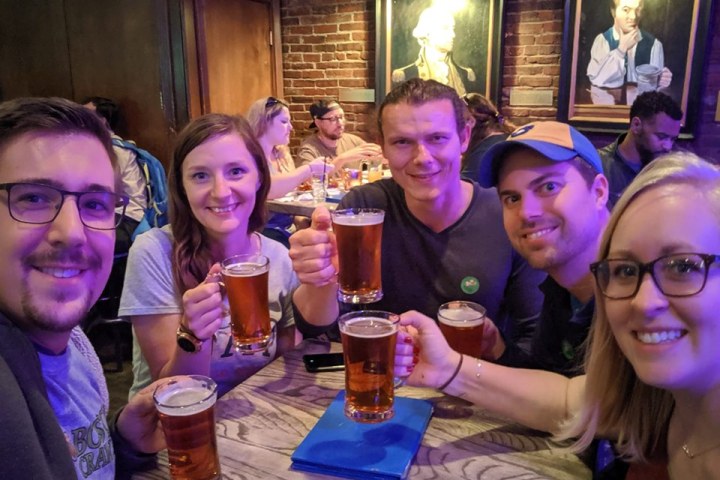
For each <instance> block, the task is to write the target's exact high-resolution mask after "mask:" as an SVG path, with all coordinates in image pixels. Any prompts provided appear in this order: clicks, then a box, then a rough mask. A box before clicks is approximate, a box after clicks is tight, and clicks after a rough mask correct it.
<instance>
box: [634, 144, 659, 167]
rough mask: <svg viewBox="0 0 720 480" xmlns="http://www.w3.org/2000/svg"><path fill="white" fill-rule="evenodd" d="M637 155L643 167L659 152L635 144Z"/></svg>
mask: <svg viewBox="0 0 720 480" xmlns="http://www.w3.org/2000/svg"><path fill="white" fill-rule="evenodd" d="M637 151H638V155H640V163H641V164H642V166H643V167H644V166H645V165H647V164H648V163H650V162H652V161H653V160H655V159H656V158H657V157H658V155H659V154H657V153H655V152H653V151H651V150H649V149H647V148H645V147H644V146H643V145H638V146H637Z"/></svg>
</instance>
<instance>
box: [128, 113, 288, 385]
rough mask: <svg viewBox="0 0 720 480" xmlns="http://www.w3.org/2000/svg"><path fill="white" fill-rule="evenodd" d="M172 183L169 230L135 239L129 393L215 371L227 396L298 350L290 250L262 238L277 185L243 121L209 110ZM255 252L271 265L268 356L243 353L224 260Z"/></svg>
mask: <svg viewBox="0 0 720 480" xmlns="http://www.w3.org/2000/svg"><path fill="white" fill-rule="evenodd" d="M168 182H169V197H170V225H166V226H165V227H163V228H161V229H160V228H153V229H151V230H149V231H148V232H146V233H143V234H142V235H140V236H139V237H138V238H137V239H136V240H135V243H134V244H133V246H132V248H131V249H130V256H129V258H128V266H127V272H126V276H125V288H124V290H123V295H122V299H121V301H120V315H123V316H127V317H130V320H131V321H132V324H133V331H134V334H135V339H136V345H135V347H136V348H133V373H134V376H135V379H134V383H133V386H132V388H131V390H130V396H131V397H132V396H133V395H134V394H135V392H137V390H138V389H139V388H142V387H143V386H145V385H147V384H148V383H150V382H151V381H152V380H153V379H158V378H163V377H167V376H170V375H176V374H201V375H208V376H210V377H212V378H213V379H214V380H215V381H216V382H217V384H218V394H219V395H222V394H224V393H225V392H227V391H228V390H230V389H231V388H232V387H234V386H235V385H237V384H238V383H240V382H242V381H243V380H245V379H246V378H247V377H249V376H250V375H252V374H253V373H255V372H256V371H258V370H259V369H260V368H262V367H263V366H265V365H267V364H268V363H269V362H270V361H272V359H273V358H275V356H276V355H278V354H280V353H282V352H283V351H285V350H287V349H290V348H293V347H294V345H295V328H294V322H293V314H292V307H291V304H290V297H291V295H292V292H293V290H294V289H295V287H296V284H297V280H296V278H295V275H294V273H293V271H292V266H291V264H290V260H289V258H288V256H287V250H286V249H285V247H283V246H282V245H281V244H280V243H278V242H276V241H275V240H272V239H269V238H267V237H264V236H262V235H259V234H258V233H257V232H258V231H259V230H261V229H262V227H263V225H264V220H265V199H266V197H267V192H268V190H269V189H270V173H269V168H268V163H267V161H266V160H265V156H264V155H263V151H262V147H261V146H260V144H259V143H258V142H257V140H256V139H255V137H254V135H253V134H252V130H251V129H250V126H249V125H248V123H247V122H246V121H245V120H244V119H243V118H242V117H239V116H230V115H222V114H209V115H204V116H202V117H199V118H197V119H195V120H193V121H192V122H190V124H188V125H187V126H186V127H185V128H184V129H183V130H182V132H180V134H179V136H178V138H177V141H176V145H175V150H174V153H173V159H172V163H171V167H170V175H169V178H168ZM250 253H259V254H262V255H264V256H266V257H268V258H269V260H270V272H269V287H268V298H269V308H270V319H271V323H272V325H273V333H272V335H273V340H272V342H271V346H270V347H269V348H268V350H267V352H264V353H262V354H260V353H258V354H254V355H239V354H235V353H234V348H233V345H232V335H231V332H230V318H229V315H228V314H227V312H228V311H229V309H228V307H227V299H226V298H224V297H225V296H224V294H223V293H222V290H221V286H220V284H219V283H218V282H219V278H218V273H219V272H220V266H219V265H218V262H221V261H222V260H223V259H225V258H228V257H230V256H233V255H240V254H250ZM178 339H180V340H183V341H181V342H178V341H177V340H178ZM189 343H191V344H192V345H190V344H189Z"/></svg>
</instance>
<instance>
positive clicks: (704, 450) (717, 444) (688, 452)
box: [681, 443, 720, 460]
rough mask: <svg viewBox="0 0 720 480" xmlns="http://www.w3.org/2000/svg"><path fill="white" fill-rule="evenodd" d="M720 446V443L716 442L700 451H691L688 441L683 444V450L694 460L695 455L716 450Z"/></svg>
mask: <svg viewBox="0 0 720 480" xmlns="http://www.w3.org/2000/svg"><path fill="white" fill-rule="evenodd" d="M718 447H720V443H716V444H714V445H711V446H709V447H707V448H705V449H703V450H700V451H699V452H691V451H690V447H688V444H687V443H683V444H682V447H681V448H682V451H683V452H685V455H686V456H687V457H688V458H689V459H690V460H692V459H693V458H695V457H699V456H700V455H702V454H704V453H707V452H709V451H710V450H715V449H716V448H718Z"/></svg>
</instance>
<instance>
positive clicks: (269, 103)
mask: <svg viewBox="0 0 720 480" xmlns="http://www.w3.org/2000/svg"><path fill="white" fill-rule="evenodd" d="M278 103H279V104H280V105H282V106H283V107H287V108H290V107H288V104H287V103H285V102H283V101H282V100H279V99H277V98H275V97H268V99H267V101H266V102H265V108H270V107H274V106H275V105H277V104H278Z"/></svg>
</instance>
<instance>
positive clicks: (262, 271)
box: [221, 254, 272, 353]
mask: <svg viewBox="0 0 720 480" xmlns="http://www.w3.org/2000/svg"><path fill="white" fill-rule="evenodd" d="M221 267H222V277H223V283H224V285H225V290H226V292H227V297H228V303H229V304H230V328H231V331H232V336H233V343H234V344H235V349H236V350H238V351H239V352H242V353H256V352H264V351H265V350H267V347H268V345H269V343H270V339H271V334H272V331H271V325H270V310H269V308H268V271H269V269H270V260H269V259H268V258H267V257H266V256H264V255H255V254H250V255H235V256H232V257H229V258H226V259H225V260H223V261H222V263H221Z"/></svg>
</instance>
